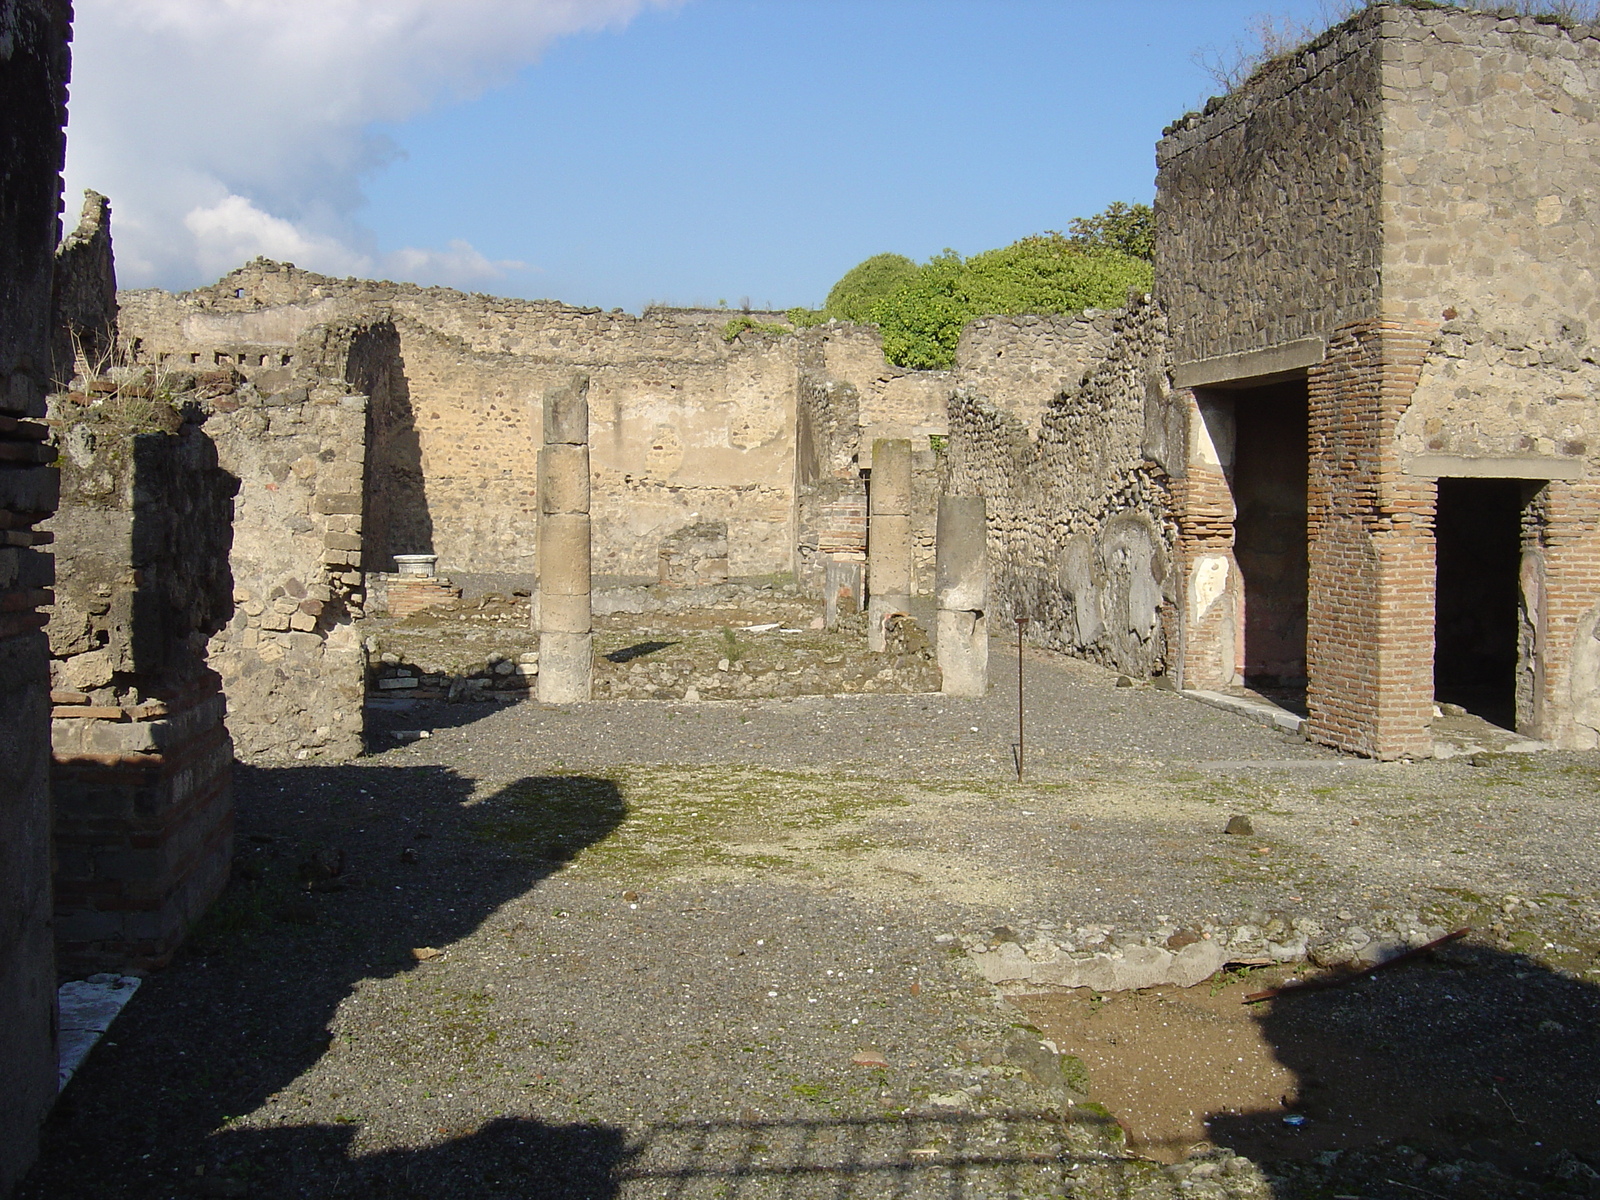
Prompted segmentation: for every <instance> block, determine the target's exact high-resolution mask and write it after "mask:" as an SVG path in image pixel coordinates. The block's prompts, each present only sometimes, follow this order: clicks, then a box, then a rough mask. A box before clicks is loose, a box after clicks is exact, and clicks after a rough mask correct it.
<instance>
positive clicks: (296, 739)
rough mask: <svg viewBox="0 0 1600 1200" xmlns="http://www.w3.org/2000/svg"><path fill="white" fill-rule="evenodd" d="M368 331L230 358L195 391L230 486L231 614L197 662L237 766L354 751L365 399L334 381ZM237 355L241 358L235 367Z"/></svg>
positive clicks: (330, 334) (344, 331) (358, 740)
mask: <svg viewBox="0 0 1600 1200" xmlns="http://www.w3.org/2000/svg"><path fill="white" fill-rule="evenodd" d="M368 332H369V330H368V327H367V326H364V325H340V324H336V325H333V326H329V327H318V328H314V329H313V330H311V331H310V332H308V333H307V334H305V335H303V336H302V337H301V338H300V339H299V340H298V341H297V342H296V343H295V345H294V347H293V348H292V350H290V351H287V352H283V351H281V350H278V349H273V350H271V351H266V352H260V351H257V352H251V353H246V352H244V351H242V350H239V351H236V352H235V353H234V354H233V360H234V365H228V364H224V365H223V366H222V367H220V368H218V367H216V366H213V369H212V370H211V371H210V372H206V373H202V374H201V375H199V376H198V377H196V378H195V381H194V387H195V399H196V402H197V403H199V404H201V405H202V406H203V407H204V408H205V409H206V411H208V412H209V414H210V415H209V417H208V419H207V421H206V432H207V433H208V434H210V436H211V437H212V438H213V440H214V441H215V442H216V445H217V454H218V458H219V460H220V462H221V464H222V466H223V467H224V468H225V469H226V470H228V471H229V472H231V473H232V474H233V475H234V476H235V477H237V478H238V480H239V484H240V486H239V495H238V499H237V500H236V501H235V504H234V533H233V550H232V555H231V559H230V564H231V568H232V571H233V588H234V591H233V598H234V601H235V603H236V608H235V611H234V614H233V618H232V620H231V621H229V623H228V624H227V626H226V627H225V628H224V629H223V630H222V631H221V632H219V633H218V634H217V635H216V636H215V637H214V638H213V639H212V641H211V645H210V650H209V658H210V662H211V664H212V665H213V666H214V667H215V668H216V669H217V671H218V672H219V673H220V674H221V676H222V684H223V690H224V691H225V692H226V694H227V696H228V705H229V709H230V711H231V713H232V721H231V727H232V730H233V736H234V740H235V742H236V743H237V745H238V747H239V750H240V751H241V753H243V754H245V755H248V756H261V755H264V756H270V757H276V758H283V757H293V758H308V757H330V758H349V757H352V756H354V755H356V754H359V753H361V751H362V749H363V744H362V708H361V705H362V696H363V683H364V678H365V664H364V661H363V654H362V650H361V645H360V639H359V638H358V637H357V635H356V631H355V626H354V623H353V622H354V621H355V620H356V619H357V618H358V617H359V616H360V615H361V614H362V613H363V611H364V609H363V607H362V606H363V602H364V600H365V591H364V588H363V575H362V572H361V544H362V539H361V528H362V518H361V507H362V501H361V489H362V474H363V467H364V446H365V442H364V438H363V433H364V430H365V427H366V421H367V398H366V396H365V395H363V394H361V393H360V392H357V391H355V390H354V387H353V385H351V384H349V383H347V382H345V380H344V378H343V365H344V363H345V362H346V361H347V360H348V358H349V354H350V346H351V343H352V342H353V341H356V340H357V339H359V338H360V337H362V336H365V335H367V334H368ZM244 358H249V359H251V360H252V361H251V362H249V363H246V364H243V365H238V363H239V360H241V359H244ZM285 359H287V360H288V362H287V364H285V362H284V360H285ZM262 360H265V362H263V361H262Z"/></svg>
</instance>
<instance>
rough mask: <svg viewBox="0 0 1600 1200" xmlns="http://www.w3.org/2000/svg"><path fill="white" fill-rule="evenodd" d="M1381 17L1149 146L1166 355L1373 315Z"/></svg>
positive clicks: (1331, 39) (1333, 34) (1293, 336)
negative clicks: (1152, 154) (1153, 149)
mask: <svg viewBox="0 0 1600 1200" xmlns="http://www.w3.org/2000/svg"><path fill="white" fill-rule="evenodd" d="M1380 11H1381V10H1373V11H1372V12H1370V13H1368V14H1365V15H1363V16H1362V17H1359V18H1357V19H1356V20H1354V21H1349V22H1346V23H1344V24H1343V25H1339V26H1336V27H1334V28H1333V29H1331V30H1329V31H1328V32H1327V33H1324V34H1323V35H1322V36H1321V37H1318V38H1317V39H1315V40H1314V41H1313V42H1311V43H1310V45H1309V46H1308V47H1307V48H1306V49H1305V50H1304V51H1303V52H1301V53H1300V54H1297V55H1295V56H1294V57H1293V58H1291V59H1288V60H1286V61H1284V62H1281V63H1280V64H1278V65H1277V66H1276V67H1274V68H1271V69H1269V72H1268V73H1267V74H1266V75H1265V76H1264V77H1262V78H1259V79H1257V80H1256V81H1254V82H1252V83H1250V84H1248V85H1246V86H1245V87H1244V88H1243V89H1241V90H1240V91H1238V92H1235V93H1234V94H1232V95H1230V96H1228V97H1226V98H1225V99H1222V100H1213V101H1211V102H1210V103H1209V104H1207V106H1206V110H1207V111H1206V112H1205V113H1204V114H1190V115H1189V116H1187V117H1185V118H1183V119H1181V120H1179V121H1178V122H1176V123H1175V124H1174V125H1173V126H1171V127H1170V128H1169V130H1168V131H1167V133H1166V135H1165V136H1164V137H1163V138H1162V139H1161V141H1160V142H1159V143H1158V144H1157V146H1156V169H1157V182H1156V200H1155V213H1156V280H1155V298H1156V302H1157V303H1158V304H1159V305H1160V306H1161V308H1162V309H1163V310H1164V311H1165V312H1166V314H1167V321H1168V327H1169V331H1170V333H1169V336H1170V337H1171V339H1172V351H1171V354H1172V360H1173V361H1174V362H1175V363H1183V362H1189V361H1194V360H1201V359H1209V358H1215V357H1218V356H1221V355H1227V354H1235V353H1240V352H1247V351H1254V350H1260V349H1262V348H1264V347H1269V346H1277V345H1283V344H1285V343H1289V342H1294V341H1298V340H1299V339H1302V338H1309V337H1326V336H1327V335H1328V333H1329V332H1330V331H1331V330H1333V329H1337V328H1339V327H1340V326H1343V325H1347V324H1349V323H1351V322H1353V321H1358V320H1368V319H1371V318H1372V317H1374V316H1375V315H1376V314H1377V305H1378V288H1379V272H1380V269H1381V267H1382V258H1383V245H1382V233H1381V227H1380V224H1379V221H1380V219H1381V216H1382V209H1381V188H1382V172H1383V164H1382V158H1383V144H1382V137H1381V124H1380V96H1381V88H1380V77H1381V71H1382V66H1381V56H1380V39H1379V34H1380V30H1381V21H1380V19H1379V13H1380ZM1291 280H1292V281H1293V286H1286V282H1287V281H1291Z"/></svg>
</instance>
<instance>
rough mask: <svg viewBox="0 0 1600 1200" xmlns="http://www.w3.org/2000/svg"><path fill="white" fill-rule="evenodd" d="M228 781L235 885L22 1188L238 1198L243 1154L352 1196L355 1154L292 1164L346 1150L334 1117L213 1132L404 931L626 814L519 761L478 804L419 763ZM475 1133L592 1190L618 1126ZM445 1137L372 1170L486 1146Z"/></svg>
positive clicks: (398, 1168)
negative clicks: (235, 1177) (237, 1166)
mask: <svg viewBox="0 0 1600 1200" xmlns="http://www.w3.org/2000/svg"><path fill="white" fill-rule="evenodd" d="M235 791H236V796H237V801H238V811H239V817H240V821H239V824H240V834H239V837H238V841H237V845H236V855H235V860H234V873H233V879H232V882H231V883H230V884H229V887H228V890H227V891H226V892H225V893H224V895H223V897H222V898H221V899H220V900H219V901H218V902H217V904H216V905H214V906H213V908H212V910H211V911H210V912H209V913H208V914H207V915H206V917H205V918H204V919H203V920H202V922H201V923H200V924H199V925H198V926H197V927H196V929H195V930H194V932H193V933H192V934H191V936H190V938H189V941H188V942H187V943H186V945H185V948H184V950H183V951H182V952H181V953H180V957H179V959H178V960H177V962H176V963H175V964H174V965H173V966H172V967H171V968H170V969H168V970H167V971H164V972H162V973H160V974H158V975H156V976H154V977H152V978H151V979H149V980H148V981H147V982H146V984H145V986H144V987H143V988H142V989H141V990H140V994H139V996H138V1000H137V1002H136V1003H134V1004H132V1005H130V1006H129V1008H128V1009H127V1011H126V1012H125V1013H124V1014H123V1015H122V1017H121V1018H120V1019H119V1020H118V1022H117V1024H116V1026H115V1028H114V1029H113V1031H112V1032H111V1034H110V1035H109V1036H108V1038H107V1040H106V1041H105V1042H103V1043H102V1044H101V1045H100V1046H99V1047H98V1048H97V1049H96V1050H95V1052H94V1053H93V1054H92V1055H91V1056H90V1058H89V1060H88V1062H87V1063H86V1064H85V1066H84V1068H83V1069H82V1071H81V1072H80V1073H79V1075H78V1077H77V1078H75V1079H74V1080H73V1083H72V1085H71V1087H70V1088H69V1089H68V1090H67V1092H66V1093H64V1094H63V1096H62V1099H61V1101H60V1103H59V1104H58V1105H57V1107H56V1110H55V1112H54V1114H53V1115H52V1116H51V1118H50V1121H49V1122H48V1124H47V1127H46V1131H45V1140H44V1148H43V1153H42V1155H41V1158H40V1161H39V1163H38V1165H37V1166H36V1167H35V1169H34V1171H33V1173H32V1174H31V1175H30V1176H29V1177H28V1180H27V1181H26V1182H25V1183H24V1185H23V1186H22V1188H21V1190H20V1192H19V1193H18V1194H19V1196H20V1197H27V1198H30V1200H63V1198H67V1197H77V1196H95V1197H114V1196H151V1197H154V1196H162V1197H168V1196H173V1195H178V1194H199V1195H207V1194H211V1195H244V1194H246V1192H245V1191H240V1190H229V1188H231V1187H233V1186H234V1185H233V1184H231V1183H229V1182H228V1180H229V1178H230V1177H229V1176H228V1175H227V1168H228V1166H229V1164H231V1163H234V1162H236V1161H242V1160H241V1159H240V1155H241V1154H244V1153H248V1154H249V1156H250V1161H251V1163H252V1164H253V1165H252V1168H251V1169H252V1170H254V1171H257V1172H266V1173H267V1174H269V1175H271V1176H272V1177H273V1178H274V1179H275V1180H277V1182H276V1183H274V1184H273V1185H272V1186H271V1187H269V1188H267V1189H266V1190H264V1191H258V1188H257V1186H256V1185H255V1183H252V1184H251V1186H250V1189H249V1192H248V1194H250V1195H257V1194H261V1195H279V1194H282V1195H314V1196H336V1195H344V1194H346V1191H344V1190H341V1189H342V1188H343V1187H344V1185H343V1184H342V1183H340V1182H339V1180H340V1179H342V1178H343V1177H344V1175H346V1174H348V1173H349V1170H350V1168H349V1167H348V1165H347V1166H346V1167H344V1168H342V1169H340V1170H336V1171H334V1173H333V1174H331V1175H328V1174H326V1173H325V1172H324V1173H323V1174H321V1175H318V1176H317V1178H318V1182H316V1183H315V1185H314V1186H312V1185H311V1184H310V1183H309V1182H307V1183H306V1185H305V1187H302V1186H301V1176H300V1174H299V1171H300V1168H299V1167H298V1166H297V1165H296V1164H298V1163H301V1162H305V1163H307V1164H316V1163H320V1164H322V1166H326V1165H327V1161H328V1159H329V1156H330V1153H331V1155H332V1158H333V1159H335V1160H338V1161H343V1159H342V1154H343V1150H342V1147H343V1144H344V1142H345V1141H347V1140H348V1137H349V1135H350V1132H351V1131H350V1130H348V1129H343V1128H335V1129H327V1130H322V1129H316V1128H299V1129H296V1130H294V1131H293V1132H285V1133H283V1134H276V1133H274V1134H260V1133H251V1134H248V1135H247V1134H245V1133H244V1132H243V1131H240V1132H238V1133H217V1132H216V1131H217V1130H218V1129H219V1128H221V1127H223V1126H225V1124H226V1122H227V1121H228V1120H229V1119H230V1118H232V1117H235V1116H238V1115H241V1114H243V1113H246V1112H250V1111H253V1110H254V1109H256V1108H258V1107H259V1106H260V1105H261V1104H262V1103H263V1102H264V1101H265V1100H266V1098H267V1097H268V1096H270V1095H272V1094H273V1093H275V1092H277V1091H278V1090H279V1089H281V1088H283V1087H284V1086H285V1085H287V1084H289V1083H290V1082H292V1081H293V1080H294V1079H296V1078H298V1077H299V1076H300V1075H301V1074H303V1073H304V1072H305V1071H307V1070H308V1069H309V1068H311V1067H312V1066H313V1065H314V1064H315V1063H316V1062H317V1060H318V1059H319V1058H321V1057H322V1055H323V1054H324V1053H325V1052H326V1051H327V1049H328V1045H329V1035H328V1026H329V1022H330V1021H331V1019H332V1018H333V1015H334V1012H335V1010H336V1009H337V1008H338V1006H339V1005H340V1003H341V1002H342V1001H343V1000H344V999H345V998H346V997H347V996H349V995H350V993H351V991H352V988H353V987H354V985H355V984H356V983H357V982H358V981H361V980H364V979H381V978H386V977H389V976H392V975H396V974H399V973H401V972H405V971H411V970H415V969H418V968H419V963H418V960H417V958H416V957H415V956H414V955H413V950H414V949H416V948H422V947H443V946H448V945H450V944H451V943H453V942H456V941H459V940H460V939H462V938H465V937H467V936H468V935H470V934H471V933H473V932H474V931H475V930H476V929H477V928H478V927H479V925H480V924H481V923H482V922H483V921H484V920H485V919H486V918H487V917H489V916H490V915H491V914H493V913H494V912H495V910H496V909H498V908H499V907H500V906H501V905H502V904H504V903H505V902H506V901H508V900H510V899H511V898H513V897H515V896H519V895H522V894H523V893H525V892H527V891H528V890H529V889H531V888H535V887H537V886H538V885H539V883H540V882H541V881H542V880H543V879H545V878H547V877H548V876H549V875H551V874H552V873H554V872H555V871H557V870H559V869H560V867H561V865H562V864H563V863H564V862H565V861H567V860H569V859H571V858H572V857H573V856H575V855H576V854H577V853H578V852H579V851H581V850H582V849H583V848H584V847H585V846H588V845H591V844H593V843H595V842H598V841H600V840H602V839H604V838H605V837H606V836H607V835H608V834H609V833H610V832H611V831H612V830H613V829H615V828H616V826H617V825H618V824H620V823H621V821H622V819H623V817H624V816H625V814H626V807H625V805H624V803H623V801H622V797H621V794H620V792H619V791H618V789H617V787H616V785H615V784H613V783H612V782H610V781H609V780H604V779H591V778H586V777H571V776H563V777H530V778H527V779H521V780H517V781H515V782H514V783H512V784H509V785H507V786H506V787H505V788H503V789H501V790H500V791H499V792H498V793H496V794H495V795H492V796H489V797H486V798H483V799H481V800H477V801H475V802H474V801H473V782H472V780H470V779H467V778H465V777H463V776H461V775H459V774H457V773H455V772H454V771H451V770H449V769H448V768H442V767H432V766H418V767H374V766H362V767H360V768H355V767H339V766H334V767H292V768H260V767H248V766H240V767H238V768H237V769H236V773H235ZM507 844H509V846H510V848H511V849H513V850H514V852H510V853H508V852H503V851H501V852H496V848H497V847H505V846H507ZM263 1139H264V1140H263ZM469 1140H472V1141H475V1142H479V1143H481V1144H482V1145H483V1146H485V1147H509V1146H522V1147H534V1148H535V1149H536V1151H537V1158H538V1160H539V1162H540V1163H541V1164H542V1169H544V1170H546V1171H548V1172H549V1173H550V1178H551V1179H552V1180H557V1181H563V1182H562V1187H563V1188H567V1190H560V1189H556V1190H551V1191H548V1192H547V1193H546V1192H538V1191H535V1192H531V1193H526V1194H534V1195H543V1194H549V1195H569V1194H570V1195H574V1196H605V1195H606V1194H607V1192H606V1191H605V1190H604V1187H603V1186H600V1184H599V1182H598V1181H602V1180H604V1179H605V1178H607V1177H608V1176H609V1174H610V1173H611V1165H608V1164H614V1163H615V1162H617V1161H619V1159H620V1155H621V1149H620V1147H621V1140H620V1134H618V1133H617V1132H616V1131H614V1130H606V1129H602V1128H595V1127H587V1126H578V1127H566V1128H549V1127H544V1126H540V1125H538V1124H537V1123H534V1122H510V1123H501V1124H498V1125H495V1126H493V1127H486V1128H485V1129H483V1130H481V1131H479V1132H478V1133H476V1134H474V1136H473V1138H472V1139H469ZM452 1145H459V1144H458V1143H454V1142H452V1143H449V1144H448V1145H446V1146H441V1147H439V1148H436V1149H431V1150H422V1151H418V1152H417V1153H416V1154H414V1155H404V1156H388V1158H387V1159H386V1163H387V1165H383V1171H384V1172H385V1173H386V1174H387V1175H388V1176H392V1177H393V1178H395V1179H397V1180H399V1179H404V1178H407V1177H409V1175H411V1174H414V1173H418V1172H421V1173H424V1174H426V1173H430V1172H431V1173H433V1174H434V1175H435V1176H437V1174H438V1173H439V1172H441V1171H443V1172H445V1173H447V1174H448V1173H449V1172H450V1171H455V1170H464V1169H465V1168H464V1167H453V1166H451V1164H452V1163H454V1162H456V1161H457V1160H456V1159H455V1158H452V1155H453V1154H458V1153H462V1154H465V1158H463V1159H461V1161H462V1162H465V1161H466V1160H468V1159H471V1160H472V1161H474V1162H476V1161H478V1160H480V1159H481V1160H482V1161H484V1162H492V1161H494V1159H495V1154H493V1153H487V1152H485V1153H465V1152H464V1151H460V1150H451V1149H450V1146H452ZM526 1152H527V1151H525V1150H519V1151H518V1153H526ZM262 1155H267V1157H266V1158H265V1159H263V1158H262V1157H261V1156H262ZM275 1156H281V1158H278V1157H275ZM502 1157H504V1155H502ZM401 1159H403V1160H405V1161H400V1160H401ZM308 1169H310V1168H309V1167H308ZM473 1169H474V1170H476V1169H477V1168H476V1167H474V1168H473ZM197 1172H198V1173H197ZM420 1177H421V1176H420V1175H419V1178H420ZM569 1183H570V1187H568V1184H569ZM239 1186H241V1187H242V1186H243V1184H240V1185H239ZM285 1188H287V1190H285ZM353 1194H360V1193H353ZM381 1194H407V1193H404V1192H384V1193H381ZM418 1194H422V1193H420V1192H419V1193H418ZM427 1194H429V1195H445V1194H453V1193H450V1192H448V1191H440V1190H438V1189H437V1188H435V1189H432V1190H429V1191H428V1192H427ZM463 1194H472V1195H479V1194H483V1195H488V1194H491V1193H488V1192H467V1193H463ZM511 1194H524V1193H521V1192H513V1193H511Z"/></svg>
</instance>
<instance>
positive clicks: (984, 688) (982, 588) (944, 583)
mask: <svg viewBox="0 0 1600 1200" xmlns="http://www.w3.org/2000/svg"><path fill="white" fill-rule="evenodd" d="M986 526H987V520H986V517H985V509H984V502H983V499H982V497H979V496H941V497H939V531H938V543H937V547H936V551H935V552H936V554H937V558H936V560H935V567H934V579H935V588H936V590H937V593H938V602H939V618H938V622H939V623H938V629H937V632H936V637H937V643H938V645H937V649H938V656H939V671H940V673H941V675H942V676H943V682H942V683H941V685H940V688H939V690H940V691H942V692H943V693H944V694H945V695H947V696H982V695H985V694H986V693H987V692H988V690H989V622H988V620H987V619H986V617H985V613H984V610H985V609H986V608H987V607H988V603H989V540H988V530H987V527H986Z"/></svg>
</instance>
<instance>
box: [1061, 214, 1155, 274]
mask: <svg viewBox="0 0 1600 1200" xmlns="http://www.w3.org/2000/svg"><path fill="white" fill-rule="evenodd" d="M1067 230H1068V232H1069V233H1070V234H1071V235H1072V236H1071V240H1072V243H1073V244H1074V245H1076V246H1082V247H1084V248H1091V247H1101V248H1107V249H1111V250H1120V251H1122V253H1124V254H1127V255H1129V256H1131V257H1133V258H1142V259H1144V261H1145V262H1150V261H1152V260H1153V259H1154V258H1155V256H1156V214H1155V211H1154V210H1153V209H1152V208H1151V207H1150V206H1149V205H1148V204H1124V203H1123V202H1122V201H1121V200H1113V201H1112V202H1111V203H1110V204H1109V205H1107V206H1106V208H1105V210H1104V211H1103V212H1097V213H1095V215H1094V216H1092V217H1073V218H1072V221H1071V223H1070V224H1069V225H1068V226H1067Z"/></svg>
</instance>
